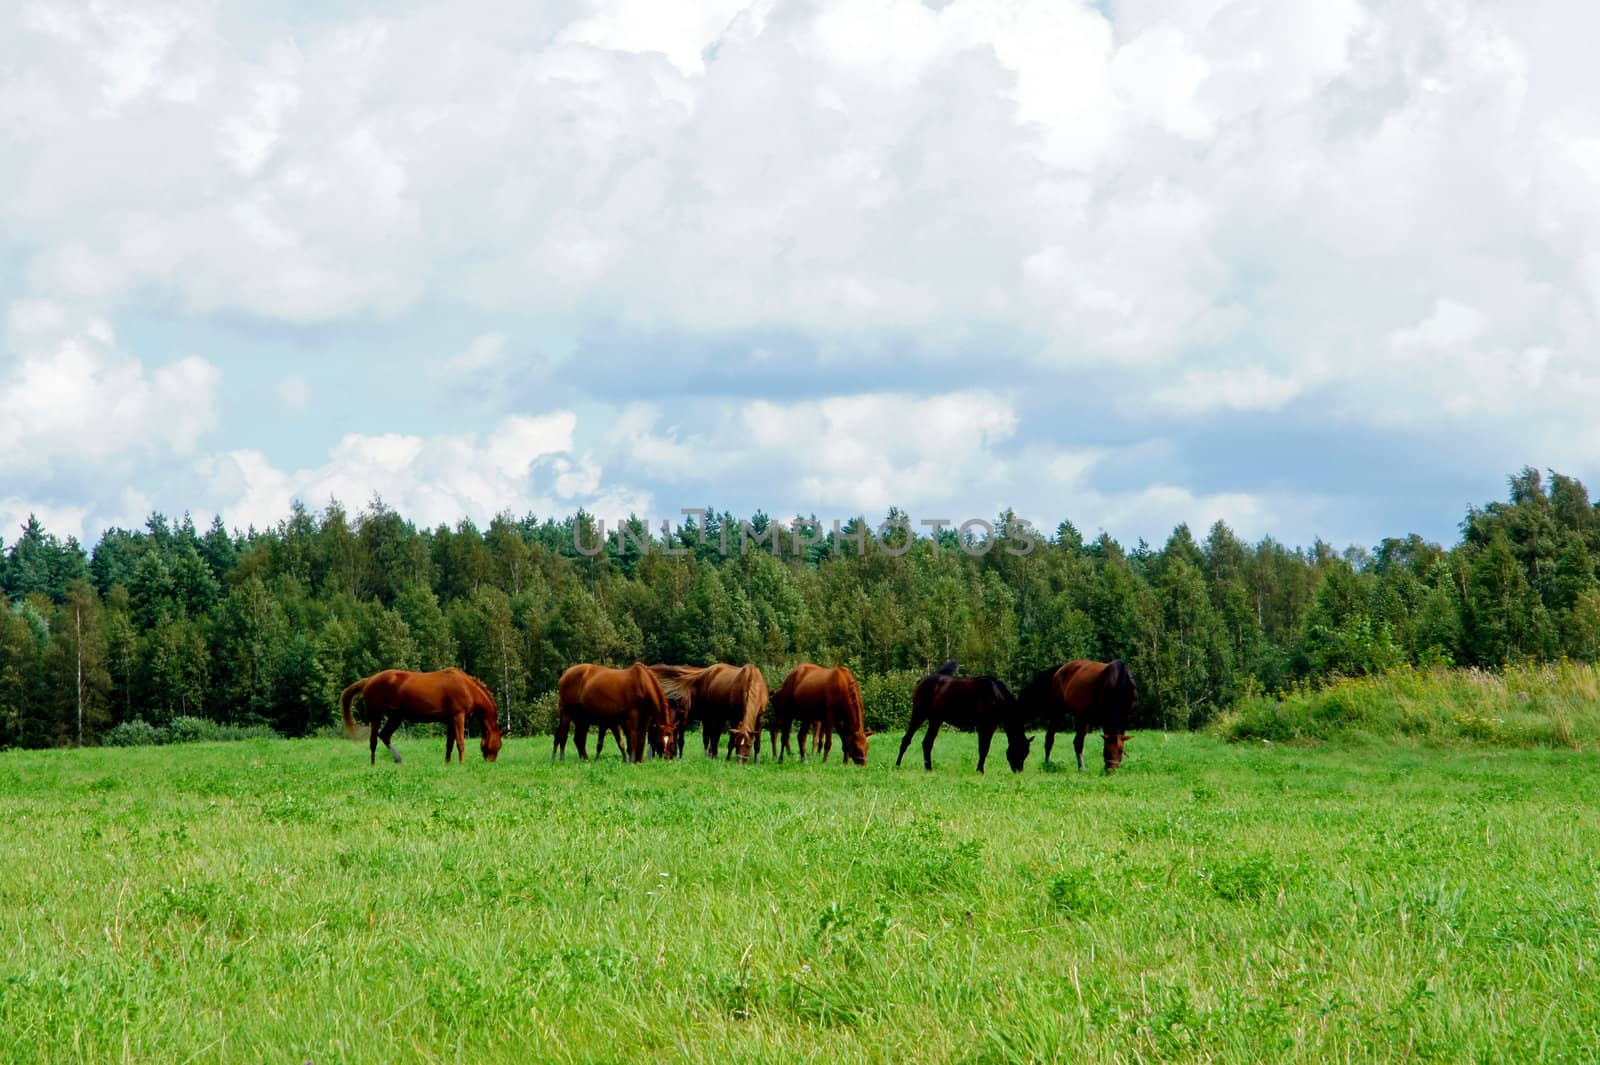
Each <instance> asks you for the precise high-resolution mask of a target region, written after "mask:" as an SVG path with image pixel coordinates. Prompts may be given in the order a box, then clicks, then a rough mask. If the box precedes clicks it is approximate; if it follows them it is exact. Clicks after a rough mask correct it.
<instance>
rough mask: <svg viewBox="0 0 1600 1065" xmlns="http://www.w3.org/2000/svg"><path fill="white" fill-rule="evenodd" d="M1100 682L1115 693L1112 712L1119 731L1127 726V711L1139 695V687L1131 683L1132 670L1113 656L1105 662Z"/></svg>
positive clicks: (1131, 707)
mask: <svg viewBox="0 0 1600 1065" xmlns="http://www.w3.org/2000/svg"><path fill="white" fill-rule="evenodd" d="M1102 683H1104V684H1105V686H1106V689H1107V690H1108V691H1110V692H1112V693H1113V694H1114V695H1115V698H1113V699H1112V700H1111V702H1112V705H1114V706H1115V707H1116V710H1115V711H1114V713H1115V715H1116V718H1117V731H1118V732H1121V731H1122V730H1123V729H1125V728H1127V726H1128V712H1129V711H1130V710H1131V709H1133V704H1134V700H1136V699H1137V698H1138V697H1139V689H1138V688H1137V687H1136V686H1135V685H1134V683H1133V671H1132V670H1130V669H1129V668H1128V663H1126V662H1124V661H1123V660H1122V659H1120V658H1113V659H1112V660H1111V661H1110V662H1107V663H1106V672H1105V677H1104V679H1103V681H1102Z"/></svg>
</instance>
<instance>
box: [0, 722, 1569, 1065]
mask: <svg viewBox="0 0 1600 1065" xmlns="http://www.w3.org/2000/svg"><path fill="white" fill-rule="evenodd" d="M876 739H877V738H876V737H875V740H876ZM401 746H402V749H403V750H404V753H405V754H406V755H407V758H406V762H405V764H404V765H401V766H396V765H393V764H390V763H387V762H380V764H378V765H377V766H369V765H368V764H367V751H366V745H365V744H364V743H359V744H352V743H348V742H344V741H335V740H299V741H282V740H270V741H266V740H256V741H246V742H242V743H230V744H190V745H183V746H168V747H139V748H121V749H113V748H101V749H93V750H79V751H39V752H10V753H5V754H0V816H3V817H4V818H5V820H6V823H7V825H8V828H9V829H10V831H8V832H7V833H5V834H4V835H0V942H4V943H5V944H6V949H5V951H4V952H0V1061H4V1062H6V1063H8V1065H33V1063H45V1062H49V1063H62V1062H96V1063H99V1062H123V1061H129V1062H190V1063H220V1062H238V1061H262V1062H293V1063H295V1065H300V1063H302V1062H307V1061H309V1062H314V1063H316V1065H362V1063H380V1062H381V1063H385V1065H396V1063H409V1062H472V1063H491V1065H492V1063H498V1062H528V1061H554V1062H631V1061H669V1060H670V1061H684V1062H707V1063H710V1062H718V1063H721V1062H828V1063H830V1065H831V1063H856V1062H885V1063H887V1062H931V1063H939V1065H945V1063H948V1065H990V1063H1009V1062H1017V1063H1024V1062H1048V1061H1075V1060H1082V1061H1124V1062H1157V1061H1162V1062H1166V1061H1179V1062H1256V1061H1268V1060H1270V1061H1275V1062H1323V1061H1361V1062H1391V1061H1513V1062H1514V1061H1571V1062H1577V1061H1588V1060H1592V1054H1593V1050H1594V1048H1595V1047H1596V1046H1600V991H1597V985H1596V983H1595V981H1594V979H1593V973H1594V969H1595V966H1596V963H1597V961H1600V880H1597V878H1596V874H1595V868H1596V867H1595V858H1594V849H1593V844H1594V840H1595V839H1597V838H1600V811H1597V809H1596V807H1595V805H1594V803H1593V801H1592V796H1593V795H1594V794H1595V791H1596V785H1597V784H1600V772H1597V769H1600V766H1597V764H1596V761H1595V759H1594V758H1593V757H1592V756H1590V755H1587V754H1574V753H1571V752H1566V751H1546V750H1522V751H1501V752H1496V753H1495V754H1494V756H1493V757H1491V758H1486V757H1484V756H1483V754H1482V753H1481V752H1479V751H1476V750H1468V751H1454V750H1418V749H1415V748H1408V747H1397V746H1394V745H1386V744H1385V745H1369V746H1365V747H1363V746H1359V745H1340V746H1330V747H1327V748H1324V749H1318V750H1308V749H1299V748H1283V747H1273V748H1267V747H1263V746H1261V745H1254V746H1235V745H1228V744H1224V743H1221V742H1219V741H1218V740H1216V739H1214V738H1212V737H1207V736H1195V735H1174V736H1171V737H1162V736H1160V735H1159V734H1149V733H1135V734H1134V736H1133V738H1132V739H1131V740H1130V742H1129V747H1128V760H1127V762H1126V763H1125V765H1124V768H1123V769H1122V771H1121V772H1119V773H1117V774H1115V775H1112V776H1106V775H1104V774H1101V773H1098V772H1083V773H1080V772H1078V771H1076V770H1066V771H1063V772H1050V773H1045V772H1041V771H1040V770H1039V768H1038V764H1037V760H1036V761H1035V763H1034V765H1033V766H1031V767H1030V768H1029V770H1028V771H1027V772H1025V773H1024V774H1022V775H1020V776H1013V775H1012V774H1010V773H1008V772H1003V771H999V770H997V769H996V768H995V767H993V766H991V768H990V771H989V773H988V774H987V775H986V776H984V777H979V776H977V774H975V773H974V772H973V764H974V761H975V749H974V748H975V744H974V743H973V741H972V738H971V737H970V736H963V735H952V734H949V733H946V734H944V735H941V737H940V739H939V745H938V749H937V751H936V752H935V765H936V766H937V767H938V768H937V769H936V771H935V772H933V773H926V772H924V771H923V770H922V769H920V768H915V769H913V768H905V769H900V770H895V769H894V768H892V762H893V759H892V750H893V747H894V744H893V742H874V744H873V749H872V754H871V762H870V764H869V766H868V767H867V768H866V769H864V770H861V769H854V768H851V769H846V768H844V767H842V766H840V765H838V764H837V760H835V762H834V763H833V764H830V765H826V766H824V765H820V764H817V763H816V762H815V761H813V762H811V763H808V764H806V765H799V764H797V763H796V762H795V761H794V760H790V761H788V762H785V763H784V764H783V765H781V766H780V765H776V764H769V763H764V764H761V765H757V766H745V767H741V766H738V765H729V764H726V763H721V762H718V763H711V762H707V761H704V760H702V759H697V758H686V759H684V760H683V761H681V762H675V763H664V762H648V763H645V764H643V765H637V766H629V765H623V764H622V763H621V762H620V760H618V759H616V758H615V757H608V758H607V759H605V760H603V761H601V762H599V763H578V762H576V761H572V760H569V761H567V762H564V763H552V762H550V761H549V760H548V758H549V756H548V749H547V746H546V744H545V743H543V742H539V741H526V742H523V741H511V742H508V744H507V746H506V749H505V751H504V752H503V753H502V755H501V759H500V761H499V762H498V763H497V764H493V765H490V764H486V763H484V762H482V761H478V760H473V761H469V762H468V763H467V764H466V765H464V766H463V765H453V766H449V767H446V766H444V765H442V764H440V763H441V762H442V754H443V741H442V740H441V739H438V738H436V737H433V738H427V739H426V740H424V739H423V738H422V737H421V736H420V735H419V736H418V737H416V738H413V739H411V740H407V741H402V744H401ZM691 749H692V748H691ZM469 753H470V752H469Z"/></svg>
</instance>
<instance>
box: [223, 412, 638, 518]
mask: <svg viewBox="0 0 1600 1065" xmlns="http://www.w3.org/2000/svg"><path fill="white" fill-rule="evenodd" d="M576 424H577V418H576V416H575V415H574V414H573V413H572V412H570V411H556V412H554V413H550V414H545V415H540V416H536V417H530V416H522V415H518V416H512V417H508V418H505V419H503V420H502V421H501V422H500V423H499V424H498V425H496V426H495V427H494V428H493V430H492V431H490V432H488V433H486V434H484V436H483V437H482V438H481V439H480V438H479V437H477V436H475V435H463V436H433V437H422V436H414V435H408V434H403V433H384V434H379V435H366V434H360V433H352V434H350V435H347V436H345V437H344V438H343V439H341V440H340V441H339V443H338V444H337V445H336V446H335V447H334V448H333V450H332V451H331V452H330V453H329V455H328V461H327V462H325V463H324V464H322V465H321V466H317V467H313V468H307V469H300V470H294V471H292V472H291V471H285V470H281V469H278V468H277V467H276V466H274V465H273V463H272V461H271V460H270V458H269V457H268V456H266V455H264V454H262V453H261V452H260V451H257V450H253V449H241V450H237V451H232V452H229V453H227V454H224V455H219V456H216V457H213V458H210V459H207V460H206V461H204V462H203V463H202V464H201V471H202V474H203V476H204V478H205V480H206V482H207V486H208V487H207V492H208V494H209V496H210V497H211V498H213V499H216V500H219V501H220V509H221V512H222V517H223V520H224V522H226V523H227V524H228V525H229V526H230V527H237V528H245V527H248V526H251V525H253V526H255V527H257V528H265V527H268V526H271V525H273V524H275V523H276V522H278V521H279V520H281V519H282V518H284V517H285V516H287V515H288V513H289V507H290V504H291V502H292V501H293V500H296V499H298V500H300V501H301V502H303V503H305V504H306V505H307V506H308V507H312V508H314V509H315V508H320V507H321V506H323V505H324V504H326V503H327V502H328V500H330V499H338V500H340V501H341V502H342V503H343V504H345V506H347V507H352V508H357V507H364V506H365V505H366V504H367V503H368V502H369V501H370V500H371V499H372V497H373V496H374V495H377V496H381V497H382V498H383V501H384V503H385V504H386V505H387V506H389V507H390V508H392V509H393V510H395V511H397V512H398V513H400V514H401V515H403V516H405V517H407V518H410V519H412V520H414V521H416V522H418V523H420V524H422V525H437V524H441V523H443V524H452V525H453V524H454V523H455V522H457V521H459V520H460V519H462V518H464V517H465V518H471V519H473V520H474V521H477V522H479V523H480V524H483V523H487V522H488V521H489V520H490V519H491V518H493V517H494V516H495V515H496V514H498V513H500V512H502V511H505V510H510V511H511V512H513V513H516V514H518V515H520V514H523V513H527V512H536V513H538V514H540V515H542V516H551V515H564V514H567V513H571V512H572V511H574V510H576V509H577V508H578V507H580V506H582V507H588V508H589V509H591V510H596V511H604V512H606V513H610V512H611V511H620V512H621V513H627V512H628V511H629V510H639V509H645V508H647V507H648V506H649V502H650V496H649V495H648V494H647V493H642V492H638V491H636V490H633V489H630V488H627V487H623V486H617V485H605V484H603V483H602V480H601V469H600V467H599V466H598V465H597V464H595V463H594V462H593V460H591V459H589V458H588V457H587V456H583V455H577V454H574V453H573V451H572V449H573V432H574V429H575V427H576Z"/></svg>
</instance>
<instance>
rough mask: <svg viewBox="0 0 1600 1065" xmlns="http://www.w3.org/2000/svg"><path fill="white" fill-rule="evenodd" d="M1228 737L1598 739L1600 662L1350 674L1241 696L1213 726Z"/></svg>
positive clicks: (1578, 744)
mask: <svg viewBox="0 0 1600 1065" xmlns="http://www.w3.org/2000/svg"><path fill="white" fill-rule="evenodd" d="M1212 728H1213V731H1215V732H1216V733H1217V734H1218V735H1220V736H1222V737H1224V738H1225V739H1231V740H1249V739H1258V740H1271V741H1273V742H1275V743H1276V742H1294V741H1305V740H1326V739H1332V738H1334V737H1341V736H1353V735H1358V736H1368V737H1373V738H1379V739H1383V738H1388V739H1393V738H1397V737H1398V738H1410V739H1420V740H1425V741H1428V742H1430V743H1435V744H1457V745H1474V744H1476V745H1484V746H1493V747H1506V746H1513V747H1566V748H1570V749H1573V750H1577V749H1581V748H1584V747H1588V748H1591V749H1592V748H1594V747H1595V746H1596V745H1600V669H1597V668H1596V667H1595V666H1592V665H1587V664H1581V663H1576V662H1568V661H1566V660H1562V661H1560V662H1555V663H1543V664H1536V665H1524V666H1507V667H1506V668H1505V669H1504V670H1500V671H1496V672H1489V671H1486V670H1480V669H1460V670H1445V669H1438V670H1420V671H1419V670H1415V669H1412V668H1411V667H1410V666H1401V667H1399V668H1398V669H1395V670H1391V671H1390V672H1388V673H1384V674H1382V675H1379V676H1371V677H1352V678H1348V679H1345V680H1340V681H1338V682H1337V683H1334V684H1330V685H1327V686H1325V687H1322V688H1313V689H1297V690H1295V691H1293V692H1279V693H1277V694H1276V695H1258V696H1254V697H1250V698H1245V699H1241V700H1240V701H1239V702H1238V703H1237V704H1236V705H1235V706H1234V707H1233V708H1232V709H1230V710H1229V711H1228V712H1227V713H1225V714H1223V715H1222V716H1221V717H1220V718H1219V719H1218V720H1217V722H1216V723H1215V724H1214V725H1213V726H1212Z"/></svg>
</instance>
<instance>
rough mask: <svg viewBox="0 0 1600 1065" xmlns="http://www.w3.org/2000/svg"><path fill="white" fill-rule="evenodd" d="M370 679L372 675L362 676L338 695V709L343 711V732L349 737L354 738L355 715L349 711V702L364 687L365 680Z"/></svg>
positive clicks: (365, 685)
mask: <svg viewBox="0 0 1600 1065" xmlns="http://www.w3.org/2000/svg"><path fill="white" fill-rule="evenodd" d="M371 679H372V677H362V678H361V679H360V680H358V681H356V682H355V683H354V684H352V685H350V687H348V688H346V689H345V690H344V692H343V693H341V694H340V696H339V709H340V710H342V711H344V734H345V735H346V736H349V737H350V738H351V739H355V738H356V719H355V715H353V714H352V713H350V704H351V703H352V702H353V701H354V700H355V697H356V696H358V695H360V694H361V693H362V692H363V691H364V690H365V689H366V687H367V681H369V680H371Z"/></svg>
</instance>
